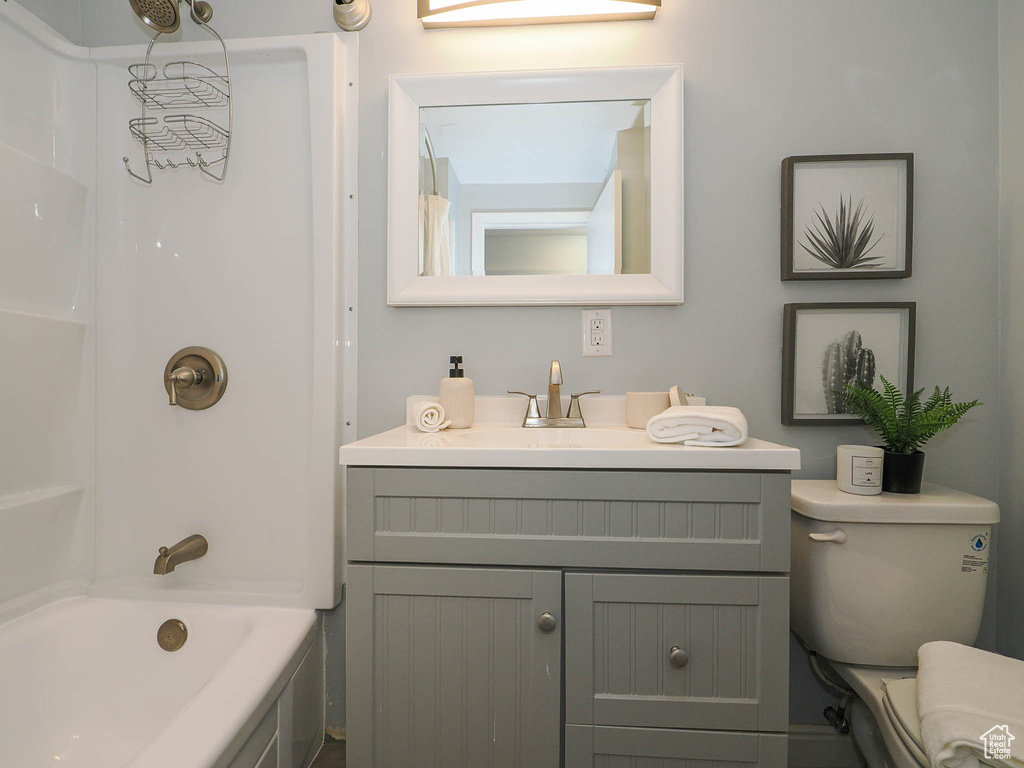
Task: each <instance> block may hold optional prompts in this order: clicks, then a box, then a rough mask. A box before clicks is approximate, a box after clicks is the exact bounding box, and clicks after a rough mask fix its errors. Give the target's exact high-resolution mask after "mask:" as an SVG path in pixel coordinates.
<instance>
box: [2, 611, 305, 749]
mask: <svg viewBox="0 0 1024 768" xmlns="http://www.w3.org/2000/svg"><path fill="white" fill-rule="evenodd" d="M170 618H176V619H180V620H181V621H182V622H183V623H184V624H185V626H186V627H187V629H188V639H187V640H186V642H185V644H184V645H183V646H182V647H181V648H180V650H177V651H174V652H168V651H164V650H162V649H161V648H160V647H159V646H158V645H157V628H158V627H159V626H160V625H161V624H162V623H163V622H164V621H165V620H166V619H170ZM318 638H319V632H318V623H317V617H316V614H315V613H314V612H313V611H311V610H294V609H284V608H262V607H247V606H224V605H199V604H192V603H172V602H144V601H137V600H119V599H98V598H87V597H76V598H69V599H65V600H59V601H57V602H54V603H51V604H49V605H46V606H44V607H42V608H39V609H37V610H35V611H32V612H31V613H28V614H26V615H24V616H21V617H19V618H16V619H14V620H12V621H9V622H7V623H6V624H3V625H0V764H2V765H3V766H4V767H5V768H7V767H8V766H9V767H10V768H37V766H44V765H45V766H61V768H65V767H67V768H164V766H166V767H167V768H171V766H174V768H215V767H216V768H222V767H224V768H227V767H229V766H230V768H254V767H255V766H259V767H260V768H303V766H305V765H308V763H309V762H310V761H312V758H313V756H314V755H315V752H316V750H317V748H318V747H319V745H320V742H321V740H322V734H323V687H322V686H323V681H322V677H323V667H322V655H321V654H322V650H321V643H320V642H319V641H318ZM318 697H319V699H318Z"/></svg>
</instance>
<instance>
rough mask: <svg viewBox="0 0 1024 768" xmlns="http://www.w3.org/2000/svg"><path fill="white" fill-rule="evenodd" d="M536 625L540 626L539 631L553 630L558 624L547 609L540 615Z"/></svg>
mask: <svg viewBox="0 0 1024 768" xmlns="http://www.w3.org/2000/svg"><path fill="white" fill-rule="evenodd" d="M537 626H538V627H540V631H541V632H554V631H555V627H557V626H558V622H557V621H555V617H554V616H552V615H551V614H550V613H548V612H547V611H544V613H542V614H541V615H540V619H539V620H538V621H537Z"/></svg>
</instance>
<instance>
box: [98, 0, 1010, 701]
mask: <svg viewBox="0 0 1024 768" xmlns="http://www.w3.org/2000/svg"><path fill="white" fill-rule="evenodd" d="M371 1H372V4H373V19H372V20H371V22H370V24H369V26H368V27H367V28H366V29H365V30H364V31H363V32H361V33H359V37H360V40H359V45H360V69H361V72H360V77H359V87H360V121H359V122H360V126H359V127H360V131H359V141H360V148H359V158H360V176H359V196H360V198H361V199H360V233H359V240H360V251H359V280H360V290H359V296H360V307H359V311H360V313H361V317H360V325H359V327H360V339H359V343H360V359H359V366H360V369H359V388H360V393H361V395H360V398H359V433H360V434H361V435H369V434H372V433H374V432H378V431H380V430H383V429H387V428H390V427H392V426H395V425H397V424H399V423H400V422H401V421H402V419H403V414H404V398H405V396H406V395H408V394H411V393H431V392H436V391H437V382H438V380H439V379H440V378H441V376H442V375H444V372H445V369H446V361H447V359H448V356H449V355H450V354H454V353H458V354H462V355H463V356H464V357H465V359H466V363H467V369H468V371H469V375H470V376H471V377H472V378H473V379H474V380H475V381H476V386H477V392H478V393H479V394H499V393H503V392H504V391H505V390H506V389H508V388H516V389H526V388H531V387H532V388H534V389H541V388H542V387H543V386H544V383H545V375H546V372H547V368H548V361H550V360H551V359H554V358H557V359H559V360H561V361H562V367H563V372H564V374H565V376H566V383H567V385H568V386H570V387H576V388H577V389H582V388H600V389H602V390H603V391H604V392H606V393H612V394H616V393H622V392H624V391H625V390H626V389H627V388H628V389H640V390H644V389H653V388H660V389H664V388H666V387H668V386H669V385H671V384H676V383H678V384H681V385H683V386H684V387H685V388H686V389H687V390H689V391H692V392H699V393H703V394H706V395H707V396H708V397H709V398H710V399H711V401H712V402H714V403H726V404H733V405H737V406H739V407H740V408H742V409H743V411H744V412H745V414H746V416H747V419H748V421H749V423H750V428H751V432H752V433H753V434H754V435H756V436H757V437H761V438H766V439H769V440H775V441H778V442H781V443H786V444H788V445H793V446H795V447H797V448H800V449H801V451H802V454H803V465H804V470H802V471H801V472H800V473H799V475H798V476H803V477H832V476H834V472H835V464H834V462H835V446H836V445H837V444H839V443H844V442H864V441H870V440H871V437H870V436H869V433H868V432H867V431H866V430H864V429H862V428H856V427H846V428H831V429H826V428H787V427H783V426H782V425H781V424H780V422H779V400H780V391H781V385H780V373H781V363H780V349H781V344H782V306H783V304H785V303H787V302H798V301H882V300H893V301H896V300H912V301H916V302H918V334H917V342H918V346H917V377H916V378H917V382H918V386H925V385H928V386H930V385H932V384H939V383H941V384H942V385H947V384H948V385H949V386H951V387H952V389H953V391H954V394H956V395H958V396H962V397H964V398H972V397H980V398H981V399H982V400H983V401H985V402H986V403H987V404H988V405H987V406H986V407H985V408H982V409H978V410H977V411H974V412H972V413H971V414H970V416H969V417H968V418H967V419H965V421H964V423H963V424H962V425H961V426H958V427H957V429H956V430H955V431H953V432H952V433H949V434H946V435H940V436H939V437H938V438H936V439H935V440H934V441H933V443H932V444H931V445H930V446H929V449H928V462H927V467H926V479H928V480H932V481H941V482H943V483H944V484H947V485H952V486H954V487H957V488H960V489H962V490H966V491H970V492H973V493H978V494H981V495H986V496H990V497H991V496H994V495H995V494H996V493H997V490H998V487H997V486H998V479H999V469H1000V462H999V458H998V457H999V455H1000V453H999V450H998V441H997V440H996V439H995V438H994V436H995V435H997V434H999V427H1000V423H1001V421H1002V420H1001V419H1000V417H999V395H1000V392H999V383H1000V343H999V339H998V334H997V331H998V327H999V308H998V305H999V298H1000V291H999V286H998V277H999V266H1000V260H999V248H998V242H997V234H998V231H999V230H998V210H999V197H998V192H999V188H998V183H997V176H998V162H999V142H998V115H999V106H1000V104H999V92H998V84H999V79H998V71H997V66H998V54H997V44H998V42H999V34H998V12H999V5H998V3H997V0H979V1H978V2H969V3H967V2H962V0H899V1H895V0H870V1H866V2H860V3H856V4H853V5H851V4H850V3H848V2H839V0H824V1H822V0H775V2H771V3H762V2H750V0H673V1H672V2H667V3H665V5H664V7H663V8H662V9H661V11H660V12H659V14H658V18H657V19H656V20H655V21H654V22H633V23H617V24H582V25H558V26H547V27H524V28H512V29H478V30H450V31H435V32H429V33H428V32H425V31H424V30H423V29H422V27H421V25H420V24H419V22H418V21H417V19H416V17H415V10H414V9H415V3H413V2H412V0H371ZM214 4H215V7H216V10H217V17H216V25H217V27H218V30H219V31H220V32H221V33H222V34H224V35H225V36H229V37H233V36H258V35H277V34H287V33H295V32H315V31H332V32H336V31H337V28H336V27H335V26H334V23H333V20H332V18H331V11H330V3H328V2H327V1H326V0H322V2H320V3H313V2H301V3H296V2H292V3H281V2H278V0H215V3H214ZM1009 5H1013V3H1009ZM1007 13H1008V14H1009V11H1007ZM1015 13H1016V14H1017V15H1019V10H1016V9H1015ZM81 25H82V38H83V41H84V42H85V44H87V45H110V44H123V43H127V42H133V41H136V42H141V41H143V40H145V39H146V38H145V36H144V34H143V33H142V32H141V30H140V27H139V24H138V23H137V22H135V21H134V19H133V18H132V14H131V12H130V10H129V8H128V7H127V3H124V2H123V0H104V1H103V3H102V5H101V7H98V8H92V9H91V10H90V11H89V13H86V14H84V15H83V18H82V20H81ZM185 34H186V35H195V34H196V33H195V32H194V31H192V30H189V31H186V32H185ZM339 34H341V33H339ZM1013 39H1014V40H1019V39H1021V38H1020V36H1019V35H1017V36H1015V37H1014V38H1013ZM668 62H682V63H683V66H684V74H685V82H686V86H685V88H686V97H685V98H686V105H685V108H686V178H685V194H686V209H687V210H686V239H685V247H686V268H685V274H686V303H685V304H684V305H683V306H681V307H651V308H641V307H630V308H616V309H615V310H614V334H615V356H614V357H612V358H587V359H583V358H582V357H581V349H580V339H579V323H580V314H579V313H580V310H579V309H578V308H569V307H551V308H505V309H496V308H495V309H486V308H479V309H478V308H460V309H408V308H402V309H397V308H395V309H393V308H388V307H387V306H386V302H385V279H386V274H385V255H386V231H387V228H386V224H387V221H386V210H387V209H386V195H387V182H386V169H387V155H386V150H387V144H386V142H387V84H388V76H389V75H391V74H394V73H427V72H453V71H474V70H492V69H493V70H503V69H523V68H542V67H566V66H573V67H578V66H614V65H636V64H657V63H668ZM1010 82H1011V83H1012V82H1013V80H1012V78H1011V80H1010ZM1016 125H1017V127H1019V125H1020V123H1019V121H1018V122H1017V124H1016ZM239 130H244V127H243V126H239ZM905 151H913V152H914V153H915V160H916V184H915V206H916V210H915V214H916V215H915V238H914V252H915V259H914V261H915V270H914V271H915V275H914V277H913V278H912V279H910V280H902V281H880V282H874V281H872V282H849V281H841V282H834V283H829V284H815V283H804V284H783V283H781V282H780V281H779V279H778V275H779V220H778V219H779V215H778V214H779V174H780V161H781V160H782V158H784V157H786V156H787V155H793V154H815V153H845V152H905ZM655 161H656V160H655ZM1004 181H1005V179H1004ZM1018 189H1024V188H1022V187H1020V186H1018ZM1005 261H1008V258H1007V259H1006V260H1005ZM1020 309H1021V310H1022V311H1024V307H1021V308H1020ZM1006 374H1007V376H1009V374H1010V372H1009V371H1007V372H1006ZM1018 380H1019V379H1018ZM1018 455H1019V454H1018ZM1011 525H1012V524H1011ZM1009 527H1010V526H1008V525H1007V524H1006V523H1004V524H1003V528H1004V529H1005V528H1009ZM1017 536H1018V540H1019V536H1020V534H1019V533H1018V534H1017ZM1007 559H1008V558H1007ZM1013 579H1014V581H1013V584H1012V585H1004V587H1003V592H1004V594H1005V595H1007V596H1010V597H1012V596H1013V592H1012V590H1011V589H1010V586H1013V587H1014V589H1016V590H1017V591H1016V599H1017V600H1018V601H1019V600H1020V595H1021V590H1024V575H1022V574H1021V573H1020V571H1019V570H1018V571H1017V572H1016V573H1015V574H1014V576H1013ZM994 592H995V591H994V590H993V595H994ZM1019 604H1020V603H1019V602H1018V603H1017V605H1019ZM990 608H991V606H990ZM989 614H990V617H989V618H988V619H987V620H986V624H985V629H984V631H983V635H982V638H981V641H980V642H981V644H982V645H985V646H989V647H991V646H992V645H993V644H994V642H995V634H994V629H993V622H992V619H991V614H992V611H991V610H990V612H989ZM1021 615H1024V614H1021V613H1018V617H1019V616H1021ZM1017 621H1020V619H1019V618H1018V619H1017ZM1018 634H1019V632H1018ZM1017 648H1018V652H1019V651H1020V646H1019V645H1018V646H1017ZM803 665H804V662H803V660H802V659H801V658H799V657H798V656H797V657H795V658H794V704H793V719H794V720H796V721H800V720H807V721H818V719H819V717H820V706H819V701H818V699H824V698H825V697H823V696H818V695H817V691H816V688H815V687H814V684H813V682H811V681H810V680H809V679H808V678H807V676H806V673H805V671H804V666H803Z"/></svg>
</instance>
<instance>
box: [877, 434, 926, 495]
mask: <svg viewBox="0 0 1024 768" xmlns="http://www.w3.org/2000/svg"><path fill="white" fill-rule="evenodd" d="M880 447H882V448H883V449H884V446H880ZM923 475H924V451H914V452H913V453H891V452H889V451H885V455H884V456H883V457H882V490H883V491H887V492H889V493H920V492H921V477H922V476H923Z"/></svg>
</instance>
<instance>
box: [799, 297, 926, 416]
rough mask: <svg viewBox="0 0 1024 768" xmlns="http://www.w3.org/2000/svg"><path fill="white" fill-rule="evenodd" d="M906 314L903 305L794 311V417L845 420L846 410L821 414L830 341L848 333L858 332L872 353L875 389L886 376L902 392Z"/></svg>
mask: <svg viewBox="0 0 1024 768" xmlns="http://www.w3.org/2000/svg"><path fill="white" fill-rule="evenodd" d="M909 324H910V312H909V310H907V309H903V308H877V309H858V310H851V309H802V310H799V311H798V312H797V314H796V331H795V342H794V363H793V369H794V370H793V415H794V417H797V418H799V417H805V418H808V417H814V418H826V419H829V418H834V419H849V418H850V415H849V414H844V413H836V414H830V413H827V412H826V405H825V387H824V380H823V377H822V362H823V360H824V357H825V350H826V349H827V348H828V346H829V345H830V344H832V342H835V341H838V342H842V340H843V336H845V335H846V333H847V332H848V331H857V332H858V333H860V335H861V339H862V342H861V343H862V344H863V347H864V348H865V349H870V350H871V351H872V352H874V355H875V380H874V383H873V386H874V388H875V389H881V387H882V379H881V377H882V376H885V378H886V379H888V380H889V381H890V382H892V383H893V384H896V386H898V387H899V388H900V389H901V390H903V391H904V392H905V391H906V387H907V380H906V379H907V371H906V361H907V359H908V352H907V348H908V345H909V339H910V334H909Z"/></svg>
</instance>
